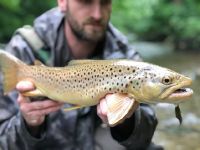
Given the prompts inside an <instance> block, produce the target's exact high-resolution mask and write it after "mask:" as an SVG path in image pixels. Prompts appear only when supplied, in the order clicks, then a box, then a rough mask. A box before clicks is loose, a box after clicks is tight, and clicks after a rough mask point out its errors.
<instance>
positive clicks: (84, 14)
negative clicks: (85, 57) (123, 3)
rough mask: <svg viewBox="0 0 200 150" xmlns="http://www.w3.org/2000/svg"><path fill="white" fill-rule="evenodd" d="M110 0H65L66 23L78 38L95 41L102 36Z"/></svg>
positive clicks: (107, 19) (109, 9) (109, 12)
mask: <svg viewBox="0 0 200 150" xmlns="http://www.w3.org/2000/svg"><path fill="white" fill-rule="evenodd" d="M111 4H112V0H67V6H66V7H67V8H66V17H67V23H68V24H69V26H70V27H71V29H72V31H73V33H74V34H75V35H76V37H77V38H78V39H81V40H86V41H90V42H97V41H99V40H101V39H102V38H103V36H104V35H105V31H106V28H107V25H108V21H109V19H110V14H111Z"/></svg>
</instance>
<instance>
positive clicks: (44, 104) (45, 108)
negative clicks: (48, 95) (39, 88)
mask: <svg viewBox="0 0 200 150" xmlns="http://www.w3.org/2000/svg"><path fill="white" fill-rule="evenodd" d="M16 89H17V90H18V91H19V92H20V93H19V96H18V98H17V101H18V103H19V108H20V111H21V113H22V115H23V117H24V119H25V121H26V123H27V125H28V126H30V127H37V126H40V125H41V124H42V123H43V122H44V120H45V116H46V115H47V114H49V113H51V112H55V111H57V110H59V109H60V108H61V106H62V103H59V102H55V101H52V100H49V99H46V100H42V101H33V102H31V99H30V98H29V97H25V96H23V95H22V94H21V92H26V91H32V90H34V89H35V87H34V85H33V84H32V83H31V82H29V81H21V82H19V83H18V84H17V86H16Z"/></svg>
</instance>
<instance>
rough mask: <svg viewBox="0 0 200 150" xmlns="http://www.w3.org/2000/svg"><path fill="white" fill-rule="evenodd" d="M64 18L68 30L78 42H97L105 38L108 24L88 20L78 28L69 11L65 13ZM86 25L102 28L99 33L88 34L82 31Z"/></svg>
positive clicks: (91, 19)
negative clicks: (68, 27) (95, 25)
mask: <svg viewBox="0 0 200 150" xmlns="http://www.w3.org/2000/svg"><path fill="white" fill-rule="evenodd" d="M66 17H67V18H66V21H67V23H68V24H69V26H70V28H71V29H72V32H73V33H74V35H75V36H76V37H77V39H79V40H83V41H88V42H98V41H100V40H101V39H103V37H104V36H105V32H106V28H107V25H108V23H105V22H104V21H102V20H99V21H96V20H94V19H93V18H88V19H87V20H86V21H85V22H84V23H83V25H82V26H80V25H79V24H78V22H77V21H76V20H75V19H74V18H73V16H72V15H71V14H70V12H69V11H68V12H67V13H66ZM87 24H98V25H99V26H101V27H102V30H101V31H97V30H96V31H95V30H93V32H90V33H89V32H87V31H86V30H85V29H84V25H87ZM105 24H106V25H105Z"/></svg>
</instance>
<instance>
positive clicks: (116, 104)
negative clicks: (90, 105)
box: [106, 93, 138, 126]
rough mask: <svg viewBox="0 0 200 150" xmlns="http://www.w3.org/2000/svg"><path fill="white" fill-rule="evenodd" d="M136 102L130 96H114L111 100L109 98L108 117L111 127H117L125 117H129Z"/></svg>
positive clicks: (117, 94) (107, 100)
mask: <svg viewBox="0 0 200 150" xmlns="http://www.w3.org/2000/svg"><path fill="white" fill-rule="evenodd" d="M134 102H136V101H135V100H134V99H132V98H129V97H128V95H126V94H120V93H116V94H112V95H111V96H110V97H109V98H107V99H106V103H107V106H108V110H107V117H108V124H109V126H115V125H116V124H118V123H120V122H122V120H124V117H127V115H129V112H130V111H131V108H132V107H133V105H134ZM137 103H138V102H137Z"/></svg>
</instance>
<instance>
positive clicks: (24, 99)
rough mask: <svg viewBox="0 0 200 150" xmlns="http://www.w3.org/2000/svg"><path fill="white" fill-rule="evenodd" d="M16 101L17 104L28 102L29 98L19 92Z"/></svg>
mask: <svg viewBox="0 0 200 150" xmlns="http://www.w3.org/2000/svg"><path fill="white" fill-rule="evenodd" d="M17 101H18V103H19V104H22V103H30V99H29V98H28V97H24V96H23V95H22V94H20V93H19V95H18V98H17Z"/></svg>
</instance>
